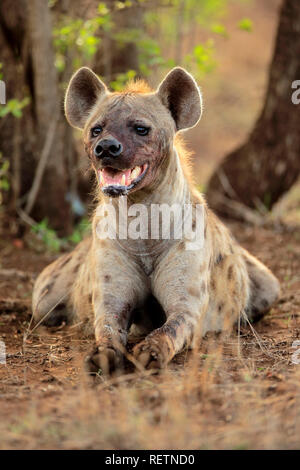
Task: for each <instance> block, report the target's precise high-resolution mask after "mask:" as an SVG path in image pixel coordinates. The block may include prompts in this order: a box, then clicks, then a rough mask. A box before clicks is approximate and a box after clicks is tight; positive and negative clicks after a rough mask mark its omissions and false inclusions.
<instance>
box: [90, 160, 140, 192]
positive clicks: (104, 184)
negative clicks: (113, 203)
mask: <svg viewBox="0 0 300 470" xmlns="http://www.w3.org/2000/svg"><path fill="white" fill-rule="evenodd" d="M147 169H148V163H144V165H141V166H135V167H134V168H129V169H128V170H116V169H115V168H111V167H106V168H102V170H98V181H99V185H100V188H101V190H102V191H103V192H104V193H105V194H108V195H109V196H120V195H126V194H128V192H129V191H130V190H131V189H133V188H134V187H135V186H136V185H137V184H138V183H139V182H140V181H141V180H142V179H143V178H144V176H145V174H146V172H147Z"/></svg>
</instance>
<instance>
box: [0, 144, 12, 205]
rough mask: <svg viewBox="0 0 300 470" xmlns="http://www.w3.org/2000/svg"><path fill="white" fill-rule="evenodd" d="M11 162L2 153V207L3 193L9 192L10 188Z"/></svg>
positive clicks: (0, 169)
mask: <svg viewBox="0 0 300 470" xmlns="http://www.w3.org/2000/svg"><path fill="white" fill-rule="evenodd" d="M8 175H9V161H8V160H7V159H5V158H3V156H2V153H1V152H0V206H1V204H2V201H3V193H2V192H3V191H8V190H9V188H10V184H9V179H8Z"/></svg>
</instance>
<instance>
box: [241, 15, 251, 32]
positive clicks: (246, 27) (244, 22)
mask: <svg viewBox="0 0 300 470" xmlns="http://www.w3.org/2000/svg"><path fill="white" fill-rule="evenodd" d="M238 27H239V28H240V29H241V30H242V31H247V32H249V33H250V32H252V31H253V23H252V21H251V20H250V19H249V18H243V19H241V20H240V21H239V23H238Z"/></svg>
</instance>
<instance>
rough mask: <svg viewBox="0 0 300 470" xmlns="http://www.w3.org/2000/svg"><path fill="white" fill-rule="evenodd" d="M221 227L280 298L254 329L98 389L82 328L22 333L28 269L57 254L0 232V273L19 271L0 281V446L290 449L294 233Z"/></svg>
mask: <svg viewBox="0 0 300 470" xmlns="http://www.w3.org/2000/svg"><path fill="white" fill-rule="evenodd" d="M231 228H232V230H233V232H234V234H235V236H236V237H237V238H238V240H239V241H240V242H241V243H242V244H243V246H245V247H246V248H247V249H249V250H250V251H251V252H252V253H254V254H255V255H257V256H258V257H259V258H260V259H261V260H262V261H264V262H265V263H266V264H267V265H268V266H269V267H270V268H271V269H272V270H273V271H274V273H275V274H276V275H277V276H278V277H279V279H280V281H281V285H282V295H281V299H280V301H279V303H278V305H276V306H275V307H274V308H273V309H272V310H271V312H270V313H269V314H268V315H267V316H266V317H265V318H264V319H263V320H262V321H261V322H260V323H258V324H255V325H254V328H255V331H252V329H251V328H250V327H247V328H244V329H243V330H242V331H241V335H240V336H238V335H237V333H236V332H233V334H232V335H231V336H230V337H229V338H220V337H219V338H217V337H209V338H207V339H205V340H204V341H203V343H202V344H201V345H199V350H197V351H195V352H194V353H191V352H186V353H184V354H181V355H180V356H178V357H177V358H176V359H175V360H174V361H173V362H172V363H171V365H170V367H169V368H168V370H167V371H166V372H164V373H163V374H162V375H160V376H155V375H152V376H151V375H142V374H140V373H139V374H135V373H134V372H133V370H130V369H128V370H127V371H126V373H125V374H123V375H121V376H119V377H117V378H113V379H110V380H104V379H103V378H102V379H101V378H100V379H99V380H98V383H96V384H91V383H90V382H89V380H88V379H87V377H86V376H85V373H84V370H83V358H84V356H85V354H86V353H87V352H88V351H89V344H90V343H91V339H88V338H85V337H83V335H82V333H81V332H80V325H79V326H78V327H76V326H75V327H67V326H63V327H58V328H51V329H46V328H44V327H39V328H38V329H37V330H35V331H33V333H32V334H30V335H28V333H27V332H28V328H29V322H30V318H31V309H30V295H31V289H32V285H33V280H32V277H31V273H33V274H34V273H38V272H39V271H40V270H41V268H42V267H43V266H45V265H47V264H48V263H49V262H50V261H51V260H52V259H54V257H55V256H53V255H51V254H41V253H40V252H37V251H35V250H32V249H31V250H30V249H28V248H26V246H24V244H23V243H22V242H20V240H18V239H17V240H12V239H10V238H9V237H7V238H5V237H4V238H2V240H1V242H0V259H1V266H0V268H1V270H2V272H3V270H4V269H9V270H12V269H14V270H18V271H19V272H15V271H8V272H7V271H6V272H5V271H4V273H6V277H3V276H2V277H0V339H1V340H2V341H4V342H5V345H6V352H7V363H6V365H0V448H13V449H16V448H58V449H65V448H67V449H78V448H84V449H90V448H92V449H94V448H113V449H133V448H150V449H151V448H152V449H153V448H158V449H170V448H174V449H176V448H179V449H180V448H186V449H202V448H204V449H205V448H216V449H220V448H221V449H223V448H225V449H228V448H235V449H244V448H246V449H247V448H259V449H261V448H262V449H264V448H277V449H278V448H285V449H286V448H298V447H299V445H300V408H299V404H300V396H299V392H300V382H299V379H300V354H299V365H298V364H294V363H293V362H292V358H294V360H295V359H296V360H297V354H295V355H294V356H292V354H293V353H296V351H297V348H296V349H293V348H292V345H293V341H295V340H297V339H300V320H299V315H300V290H299V287H300V243H299V241H300V231H299V229H293V228H287V227H285V228H282V227H281V226H280V225H278V226H276V225H275V226H272V227H270V228H262V227H260V228H258V227H251V226H246V225H243V224H240V223H231ZM20 271H21V272H20ZM22 272H25V273H29V275H28V277H27V278H26V276H25V277H24V275H23V274H22ZM31 328H32V326H31ZM26 334H27V336H26ZM26 338H27V339H26ZM25 340H26V341H25ZM298 348H299V347H298Z"/></svg>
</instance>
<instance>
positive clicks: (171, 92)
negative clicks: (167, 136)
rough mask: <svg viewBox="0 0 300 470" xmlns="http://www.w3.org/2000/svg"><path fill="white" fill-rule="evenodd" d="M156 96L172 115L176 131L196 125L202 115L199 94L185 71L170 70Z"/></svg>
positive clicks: (195, 85)
mask: <svg viewBox="0 0 300 470" xmlns="http://www.w3.org/2000/svg"><path fill="white" fill-rule="evenodd" d="M157 95H158V97H159V98H160V99H161V101H162V103H163V104H164V105H165V106H166V107H167V108H168V110H169V111H170V113H171V114H172V117H173V119H174V121H175V124H176V128H177V131H180V130H182V129H188V128H189V127H193V126H195V125H196V124H197V122H198V121H199V119H200V117H201V114H202V98H201V93H200V90H199V88H198V85H197V83H196V81H195V80H194V78H193V77H192V75H190V74H189V73H188V72H187V71H186V70H184V69H183V68H181V67H175V68H174V69H172V70H171V71H170V72H169V73H168V75H167V76H166V77H165V79H164V80H163V81H162V82H161V84H160V85H159V87H158V89H157Z"/></svg>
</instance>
